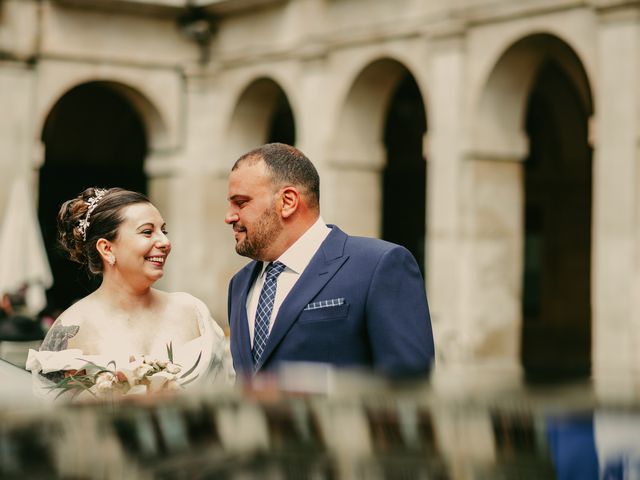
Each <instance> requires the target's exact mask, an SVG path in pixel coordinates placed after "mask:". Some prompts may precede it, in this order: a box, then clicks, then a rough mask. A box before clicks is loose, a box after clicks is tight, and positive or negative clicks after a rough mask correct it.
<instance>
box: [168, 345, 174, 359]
mask: <svg viewBox="0 0 640 480" xmlns="http://www.w3.org/2000/svg"><path fill="white" fill-rule="evenodd" d="M167 357H168V358H169V361H170V362H171V363H173V343H172V342H169V343H167Z"/></svg>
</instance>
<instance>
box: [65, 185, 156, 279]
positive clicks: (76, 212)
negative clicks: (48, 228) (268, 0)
mask: <svg viewBox="0 0 640 480" xmlns="http://www.w3.org/2000/svg"><path fill="white" fill-rule="evenodd" d="M137 203H151V202H150V201H149V199H148V198H147V197H146V195H143V194H142V193H139V192H132V191H130V190H125V189H123V188H117V187H116V188H109V189H99V188H94V187H91V188H87V189H85V190H84V191H82V192H81V193H80V194H79V195H78V196H77V197H75V198H72V199H71V200H68V201H66V202H64V203H63V204H62V206H61V207H60V211H59V212H58V241H59V244H60V246H61V247H62V249H63V250H64V251H66V252H67V254H68V255H69V258H70V259H71V260H73V261H74V262H78V263H80V264H82V265H85V266H86V267H87V269H88V270H89V272H90V273H92V274H94V275H99V274H101V273H102V269H103V264H102V257H101V256H100V253H99V252H98V250H97V249H96V242H97V241H98V239H100V238H105V239H107V240H109V241H113V240H115V239H116V237H117V235H118V228H119V227H120V224H122V222H123V221H124V217H123V216H122V211H123V209H124V208H125V207H128V206H129V205H134V204H137ZM91 205H93V206H92V207H90V206H91ZM82 222H88V223H87V225H86V226H85V227H84V230H83V229H82V228H81V227H80V225H81V224H82Z"/></svg>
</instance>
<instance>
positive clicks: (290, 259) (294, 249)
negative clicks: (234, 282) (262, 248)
mask: <svg viewBox="0 0 640 480" xmlns="http://www.w3.org/2000/svg"><path fill="white" fill-rule="evenodd" d="M329 233H331V229H330V228H329V227H327V225H326V224H325V223H324V220H322V217H318V220H317V221H316V223H314V224H313V225H311V227H310V228H309V229H308V230H307V231H306V232H304V234H303V235H302V236H301V237H300V238H299V239H298V240H296V242H295V243H294V244H293V245H291V246H290V247H289V248H288V249H287V250H286V251H285V252H284V253H283V254H282V255H280V258H278V261H279V262H282V263H283V264H284V265H285V267H286V268H285V269H284V270H283V271H282V273H281V274H280V276H279V277H278V283H277V288H276V297H275V300H274V302H273V310H272V311H271V319H270V321H269V333H271V329H272V328H273V323H274V321H273V320H274V319H275V318H276V316H277V315H278V310H280V306H281V305H282V302H283V301H284V299H285V298H286V297H287V295H288V294H289V292H290V291H291V289H292V288H293V286H294V285H295V284H296V282H297V281H298V279H299V278H300V275H302V272H304V269H305V268H307V265H309V262H310V261H311V258H312V257H313V256H314V255H315V253H316V252H317V251H318V249H319V248H320V245H321V244H322V242H324V239H325V238H327V235H329ZM267 265H268V262H264V263H263V265H262V271H261V272H260V275H258V278H256V281H255V282H254V283H253V286H252V287H251V289H250V290H249V294H248V295H247V305H246V307H247V318H248V320H249V336H250V337H251V346H252V347H253V331H254V327H255V322H256V310H257V308H258V300H259V299H260V291H261V290H262V285H263V284H264V280H265V276H266V275H265V270H266V268H267Z"/></svg>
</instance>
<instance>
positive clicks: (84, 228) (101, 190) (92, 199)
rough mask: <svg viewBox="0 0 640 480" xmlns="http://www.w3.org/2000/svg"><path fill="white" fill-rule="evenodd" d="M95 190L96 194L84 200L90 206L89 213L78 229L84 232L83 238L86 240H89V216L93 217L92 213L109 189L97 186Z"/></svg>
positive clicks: (79, 223)
mask: <svg viewBox="0 0 640 480" xmlns="http://www.w3.org/2000/svg"><path fill="white" fill-rule="evenodd" d="M94 192H95V196H93V197H89V199H88V200H86V201H85V202H84V203H86V204H87V205H88V206H89V208H87V214H86V215H85V216H84V218H83V219H81V220H80V221H79V222H78V230H80V233H81V234H82V240H84V241H86V240H87V229H88V228H89V225H90V223H89V217H91V213H92V212H93V211H94V210H95V209H96V207H97V206H98V202H99V201H100V199H101V198H102V197H104V196H105V195H106V193H107V190H105V189H104V188H96V189H95V190H94Z"/></svg>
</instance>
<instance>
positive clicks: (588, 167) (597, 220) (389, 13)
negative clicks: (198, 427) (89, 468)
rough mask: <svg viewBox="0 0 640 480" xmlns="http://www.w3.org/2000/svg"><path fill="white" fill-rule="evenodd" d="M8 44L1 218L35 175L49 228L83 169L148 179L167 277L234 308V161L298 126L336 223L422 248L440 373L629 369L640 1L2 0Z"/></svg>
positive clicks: (57, 269) (2, 41) (607, 373)
mask: <svg viewBox="0 0 640 480" xmlns="http://www.w3.org/2000/svg"><path fill="white" fill-rule="evenodd" d="M0 52H2V57H1V60H0V99H1V101H2V105H4V111H5V112H6V114H5V115H4V117H2V118H1V119H0V152H2V154H1V155H0V171H1V172H2V175H1V176H0V212H2V211H3V207H4V205H5V203H6V201H7V199H6V195H5V194H3V192H8V190H9V185H10V184H11V182H12V181H13V179H14V178H15V177H17V176H20V175H28V176H30V178H32V180H33V182H32V184H33V187H34V195H35V196H37V198H38V205H39V215H40V219H41V224H42V228H43V233H44V236H45V240H46V241H47V244H48V245H52V243H53V240H52V239H53V237H52V235H53V233H52V218H53V217H54V216H55V211H56V210H57V207H58V205H59V203H60V201H62V200H63V199H65V198H69V197H71V196H73V195H75V194H76V193H77V192H78V191H80V190H81V189H82V188H84V187H85V186H87V185H88V184H97V185H122V186H125V187H129V188H135V189H138V190H143V191H146V192H147V193H148V194H149V195H150V197H151V199H152V201H153V202H154V203H155V204H157V205H158V206H159V208H160V210H161V211H162V212H163V214H164V216H165V218H166V220H167V222H168V225H169V228H170V232H171V234H172V241H173V244H174V250H173V253H172V259H171V261H170V262H169V264H168V266H167V275H166V278H165V279H164V280H163V285H162V287H164V288H167V289H171V290H173V289H178V290H185V291H189V292H191V293H193V294H194V295H196V296H199V297H200V298H202V299H204V300H205V301H206V303H207V304H208V305H209V307H210V308H211V310H212V312H213V314H214V317H215V318H216V319H217V320H218V321H219V322H220V323H221V324H225V322H226V286H227V282H228V280H229V278H230V277H231V275H232V274H233V273H234V272H235V271H236V270H237V269H238V268H239V267H240V266H242V265H243V264H244V262H245V259H242V258H239V257H238V256H237V255H235V253H234V252H233V238H232V235H231V233H230V231H229V227H228V226H226V225H225V224H224V223H223V217H224V213H225V210H226V205H227V204H226V177H227V174H228V171H229V169H230V167H231V165H232V164H233V161H234V160H235V159H236V158H237V156H238V155H239V154H241V153H243V152H244V151H247V150H248V149H250V148H253V147H255V146H257V145H260V144H262V143H265V142H267V141H285V142H289V143H295V145H296V146H298V147H299V148H301V149H302V150H303V151H304V152H305V153H306V154H307V155H308V156H309V157H310V158H311V159H312V160H313V161H314V163H315V164H316V165H317V167H318V169H319V171H320V174H321V178H322V186H321V197H322V198H321V204H322V212H323V217H324V219H325V220H326V221H327V222H329V223H335V224H338V225H340V226H341V228H343V229H344V230H345V231H347V232H348V233H351V234H356V235H369V236H377V237H382V238H386V239H389V240H392V241H395V242H398V243H402V244H404V245H405V246H407V248H409V249H410V250H411V251H412V252H413V253H414V254H415V255H416V257H417V258H418V260H419V262H420V264H421V266H422V267H423V268H424V272H425V282H426V288H427V291H428V296H429V300H430V306H431V311H432V315H433V326H434V333H435V338H436V344H437V350H438V372H443V374H444V372H450V371H452V370H456V369H459V368H460V369H464V370H466V371H468V369H469V368H473V369H481V370H483V371H488V370H493V369H496V370H499V371H500V372H501V378H502V379H503V380H506V381H519V379H521V378H523V374H524V375H525V376H528V377H530V378H532V379H535V378H536V377H537V376H539V375H541V374H544V373H541V372H548V369H549V367H550V366H551V367H552V368H553V369H554V370H555V371H556V372H557V373H559V374H562V375H567V376H578V377H579V376H590V375H593V376H594V377H595V378H596V379H597V381H598V383H597V384H598V385H599V386H601V387H602V389H606V388H609V386H610V385H611V384H612V382H615V385H616V388H618V383H617V380H619V379H627V380H628V379H632V380H633V378H634V375H635V373H636V371H637V366H638V365H640V358H638V355H640V354H638V353H637V352H640V348H639V347H640V345H639V344H640V328H639V327H640V292H639V291H638V289H639V288H640V251H639V247H640V241H639V240H640V238H639V237H640V216H639V214H638V212H639V211H640V208H639V207H640V196H639V194H640V190H639V189H638V185H639V181H640V170H639V169H638V147H637V145H638V140H637V138H636V137H637V135H638V127H639V120H640V116H639V113H640V110H639V107H640V89H639V88H638V80H639V76H640V69H639V68H638V67H639V62H640V1H635V0H625V1H623V0H456V1H440V0H394V1H388V0H191V1H189V0H93V1H91V2H86V1H83V0H2V1H0ZM51 254H52V255H53V253H51ZM56 262H58V263H60V261H57V260H55V259H53V257H52V263H53V264H54V276H56V279H57V283H56V285H57V286H54V291H55V295H54V297H55V298H60V299H63V300H64V301H70V300H72V297H73V296H74V295H76V296H77V295H79V294H81V292H80V291H79V290H77V289H76V290H73V291H72V289H71V290H70V288H71V287H69V285H70V283H71V281H70V280H68V279H69V278H71V277H70V276H73V275H75V273H74V272H73V271H70V270H69V269H68V267H65V266H64V265H59V264H56ZM65 268H66V269H67V270H65ZM65 272H66V273H65ZM70 272H71V273H70ZM56 288H57V289H58V290H56ZM63 300H61V302H62V301H63ZM614 379H615V380H614ZM621 385H624V387H621V388H624V389H627V391H628V393H633V392H634V391H635V389H636V388H637V386H638V383H637V382H636V381H635V380H633V381H624V382H622V383H621Z"/></svg>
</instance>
